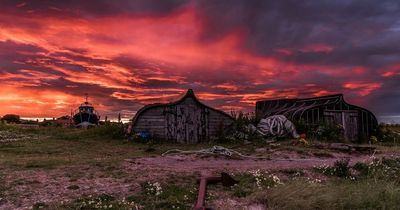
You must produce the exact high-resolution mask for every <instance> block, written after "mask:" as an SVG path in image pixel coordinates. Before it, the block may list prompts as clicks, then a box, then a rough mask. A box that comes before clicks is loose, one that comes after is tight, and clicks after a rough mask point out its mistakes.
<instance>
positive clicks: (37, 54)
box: [0, 0, 400, 115]
mask: <svg viewBox="0 0 400 210" xmlns="http://www.w3.org/2000/svg"><path fill="white" fill-rule="evenodd" d="M1 3H2V6H1V8H0V12H1V14H0V18H2V20H1V21H0V27H2V28H5V29H10V30H9V31H7V32H10V31H11V32H12V33H16V35H20V36H18V38H15V39H13V36H11V37H10V36H9V34H7V33H4V34H5V35H4V34H2V31H1V30H0V40H3V41H1V42H0V61H1V62H0V78H2V79H1V81H2V82H14V83H20V84H22V85H21V87H25V86H26V87H29V88H30V89H31V90H35V91H45V90H46V91H47V90H52V91H57V92H64V93H67V94H69V95H73V96H82V95H83V93H86V92H87V93H89V94H90V95H91V96H92V97H93V98H94V99H95V100H96V101H98V103H99V104H101V105H103V106H105V107H107V110H108V111H107V112H108V113H106V114H108V115H109V114H111V113H114V112H118V111H121V110H125V111H135V110H137V109H138V108H139V107H140V106H141V105H142V104H145V103H152V102H164V101H165V100H172V99H174V98H176V97H177V96H178V93H180V92H182V90H183V89H186V88H193V89H195V90H196V91H197V92H198V93H199V95H200V96H201V97H203V98H204V100H206V101H207V103H208V104H210V105H212V106H217V107H224V106H225V107H244V108H245V109H247V110H252V109H253V108H254V107H253V105H252V104H251V103H252V102H254V101H255V100H259V99H264V98H269V97H285V96H292V95H295V96H298V97H303V96H304V97H308V96H312V95H315V94H317V93H321V94H324V93H325V94H329V93H338V92H342V93H345V94H346V99H348V100H349V101H350V102H354V103H357V104H359V105H362V106H365V107H367V108H369V109H371V110H372V111H374V112H376V113H377V114H378V115H399V111H398V108H397V107H399V106H400V104H399V103H400V100H399V97H400V95H399V91H398V90H399V89H400V82H399V81H400V80H399V79H400V78H399V72H400V70H397V69H395V67H393V66H395V65H396V64H399V60H400V45H399V43H400V2H399V1H394V0H385V1H378V0H346V1H345V0H342V1H332V0H318V1H317V0H313V1H311V0H308V1H301V2H300V1H297V0H284V1H272V0H271V1H265V0H252V1H250V0H229V1H208V0H200V1H184V0H179V1H178V0H177V1H173V0H162V1H158V0H146V1H145V0H143V1H139V0H123V1H106V0H100V1H95V0H87V1H50V0H44V1H43V0H41V1H39V0H37V1H27V2H16V1H8V0H5V1H2V2H1ZM179 11H185V12H183V13H182V14H181V13H179ZM187 13H190V14H189V15H188V14H187ZM177 14H178V15H177ZM191 15H193V16H194V17H195V18H194V22H193V20H191V19H190V18H191V17H192V16H191ZM154 17H155V19H152V18H154ZM164 17H165V18H164ZM168 17H172V18H171V19H169V18H168ZM52 18H55V19H57V21H56V24H54V25H52V23H53V22H52ZM102 18H104V19H102ZM135 18H139V19H140V23H141V24H132V22H130V21H131V20H134V19H135ZM146 18H147V19H146ZM174 18H175V19H174ZM180 18H186V19H187V20H186V19H185V20H182V19H180ZM70 19H71V20H73V21H70V22H69V21H66V20H70ZM120 19H123V20H124V22H121V23H120V22H119V20H120ZM77 20H78V21H77ZM93 20H96V21H93ZM99 20H103V21H104V24H105V25H104V26H103V25H101V24H100V25H99V22H97V21H99ZM106 20H107V21H106ZM175 20H176V21H177V22H176V23H175V22H174V21H175ZM41 21H43V22H41ZM91 23H92V24H93V25H95V26H93V28H91V27H90V24H91ZM100 23H103V22H100ZM125 23H126V24H127V25H129V24H128V23H131V25H129V26H131V27H132V28H128V27H127V28H126V30H125V29H124V28H123V27H121V28H118V27H112V28H113V29H115V30H122V31H118V32H115V33H114V31H108V30H104V28H106V29H107V27H108V26H115V25H118V24H125ZM143 23H145V24H143ZM163 23H167V25H166V26H165V27H159V25H158V24H163ZM79 24H80V25H79ZM107 24H109V25H107ZM185 24H187V25H185ZM59 25H62V28H61V29H58V28H57V27H58V26H59ZM193 25H194V26H195V29H193V28H191V27H192V26H193ZM75 26H76V27H75ZM147 26H149V29H148V30H149V31H146V30H143V35H142V36H151V38H149V39H143V40H142V39H140V38H141V37H140V36H137V34H136V36H132V38H131V37H130V36H129V35H130V33H134V32H135V30H136V28H134V27H144V28H146V27H147ZM155 26H157V27H155ZM182 26H183V27H182ZM153 27H154V28H153ZM185 27H186V28H189V29H187V30H186V28H185ZM182 28H183V29H182ZM16 29H21V31H22V32H21V31H19V30H16ZM140 29H141V28H140ZM52 30H55V31H56V32H57V33H55V34H56V35H54V34H53V33H52ZM57 30H58V31H57ZM151 30H154V31H151ZM164 31H172V33H164ZM193 31H194V32H193ZM42 32H49V33H46V36H45V37H46V38H50V39H52V40H49V41H48V42H45V41H43V40H42V39H44V37H41V36H40V34H41V33H42ZM24 33H26V34H28V35H27V36H24V35H25V34H24ZM21 34H22V35H21ZM120 34H124V36H119V35H120ZM126 34H127V35H126ZM154 34H156V38H154V37H152V36H153V35H154ZM171 34H174V36H177V37H178V38H179V37H180V36H182V42H185V41H188V40H189V41H188V43H180V41H179V39H178V41H177V40H176V37H164V36H168V35H171ZM187 34H189V35H190V36H187ZM192 34H194V35H192ZM231 34H235V35H237V37H238V41H237V42H234V41H232V42H233V43H234V44H232V46H233V47H232V46H225V45H229V44H231V43H230V42H227V43H228V44H225V45H224V46H219V47H215V48H212V47H210V48H207V47H208V46H214V44H218V43H219V42H221V40H224V39H225V38H226V37H227V36H229V35H231ZM35 35H38V36H37V37H34V38H32V37H33V36H35ZM157 36H159V39H157ZM4 37H6V38H4ZM71 37H76V41H77V42H79V43H82V44H81V45H79V44H76V45H75V43H74V40H73V39H72V38H71ZM188 37H189V38H188ZM63 38H65V40H68V44H65V46H64V43H63V42H64V39H63ZM135 38H136V39H140V41H143V42H139V41H138V42H132V40H133V39H135ZM9 39H10V40H14V41H4V40H9ZM38 40H40V41H38ZM71 40H72V41H71ZM66 42H67V41H66ZM153 42H159V43H157V44H158V46H159V49H155V50H154V49H153V51H154V54H157V53H158V52H157V50H160V51H163V52H162V53H160V55H164V56H165V57H166V58H165V59H164V58H163V57H162V56H160V57H161V58H160V57H157V59H151V58H150V57H151V56H149V55H148V54H151V53H153V52H150V53H149V51H148V50H144V51H143V52H146V53H147V54H140V53H138V52H141V51H140V48H141V47H142V48H145V47H148V46H152V44H153ZM193 42H196V43H193ZM43 43H46V44H47V45H49V46H50V47H49V46H41V45H43ZM71 43H72V44H71ZM132 43H134V44H137V46H136V45H133V44H132ZM168 43H176V45H180V44H181V45H182V46H177V47H176V49H182V51H184V50H187V51H188V53H189V54H190V53H192V54H190V55H193V62H191V61H190V59H191V58H190V59H187V57H184V56H182V55H183V54H185V52H183V53H182V54H179V53H177V52H175V51H177V50H176V49H175V48H174V47H175V46H174V45H172V46H171V45H168ZM222 43H225V42H222ZM97 44H98V45H97ZM186 45H187V48H185V47H186ZM197 45H199V46H204V49H207V50H208V49H212V50H210V51H202V50H200V51H196V50H198V49H197V47H198V46H197ZM110 46H111V47H110ZM114 46H115V48H116V49H114ZM165 46H167V47H170V48H167V49H166V47H165ZM118 47H121V49H125V51H123V52H121V53H120V52H119V51H118V50H119V49H118ZM129 47H131V48H132V49H134V50H132V52H133V53H130V54H129V52H130V51H129ZM224 47H226V49H227V50H226V49H225V48H224ZM138 49H139V50H138ZM96 50H98V51H96ZM174 50H175V51H174ZM213 50H215V52H214V51H213ZM218 50H221V52H222V53H221V52H219V51H218ZM235 50H236V51H237V52H236V51H235ZM108 51H113V53H110V54H108ZM231 51H235V53H236V54H234V55H233V56H230V54H229V53H230V52H231ZM97 52H102V53H104V54H106V55H102V54H100V55H99V54H96V53H97ZM127 52H128V53H127ZM165 52H167V53H166V54H163V53H165ZM174 53H175V54H177V55H176V57H178V59H177V58H176V57H174V56H173V55H175V54H174ZM204 53H205V54H209V55H206V56H203V55H202V54H204ZM214 53H219V54H218V55H216V57H218V58H220V59H219V60H218V59H215V58H214ZM170 54H171V57H169V56H170ZM199 54H201V55H200V56H199ZM157 55H158V54H157ZM196 56H197V57H196ZM241 56H244V57H243V59H242V58H241ZM181 57H183V58H182V59H180V58H181ZM230 57H234V58H235V59H230ZM197 58H198V59H199V60H201V61H204V60H205V61H204V62H203V63H201V62H195V61H196V59H197ZM185 59H186V60H185ZM208 59H209V60H212V59H214V61H215V60H218V62H211V61H210V62H209V63H208ZM252 59H254V60H252ZM267 59H271V60H273V61H274V62H265V60H267ZM181 60H182V63H183V64H182V63H180V61H181ZM188 60H189V61H188ZM260 60H262V62H260ZM389 70H390V71H394V72H393V73H391V74H390V76H382V74H383V73H384V72H385V71H389ZM346 85H347V86H346ZM368 86H371V87H368ZM369 88H370V89H371V91H367V92H365V91H364V92H362V89H369ZM161 97H163V98H161Z"/></svg>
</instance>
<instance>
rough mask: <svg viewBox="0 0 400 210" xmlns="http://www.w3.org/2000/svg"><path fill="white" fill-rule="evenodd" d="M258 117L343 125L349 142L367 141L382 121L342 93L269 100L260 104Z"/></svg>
mask: <svg viewBox="0 0 400 210" xmlns="http://www.w3.org/2000/svg"><path fill="white" fill-rule="evenodd" d="M256 113H257V115H258V117H268V116H272V115H285V116H286V117H287V118H288V119H289V120H292V121H299V120H303V121H304V122H305V123H310V124H313V123H320V122H325V123H334V124H340V125H341V126H342V127H343V130H344V137H345V139H346V140H348V141H353V142H355V141H359V140H363V139H367V138H368V137H369V136H370V135H371V133H372V132H373V131H374V129H375V128H376V127H377V125H378V122H377V120H376V117H375V116H374V114H373V113H372V112H370V111H368V110H367V109H364V108H361V107H358V106H355V105H351V104H348V103H347V102H346V101H345V100H344V98H343V95H342V94H337V95H328V96H323V97H314V98H302V99H297V98H296V99H281V100H266V101H258V102H257V103H256Z"/></svg>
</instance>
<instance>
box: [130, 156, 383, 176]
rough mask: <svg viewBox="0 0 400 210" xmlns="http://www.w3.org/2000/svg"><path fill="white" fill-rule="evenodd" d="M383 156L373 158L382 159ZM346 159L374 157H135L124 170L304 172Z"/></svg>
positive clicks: (366, 160)
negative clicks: (287, 170) (303, 170)
mask: <svg viewBox="0 0 400 210" xmlns="http://www.w3.org/2000/svg"><path fill="white" fill-rule="evenodd" d="M382 156H387V155H377V156H375V157H382ZM347 158H348V159H349V160H350V164H354V163H356V162H369V161H371V160H372V159H373V158H374V157H373V156H370V155H347V154H343V153H342V154H340V153H337V154H335V155H334V156H333V157H326V158H320V157H305V158H299V157H296V156H292V157H289V158H287V159H284V158H272V159H240V160H237V159H228V158H225V157H204V156H199V155H169V156H164V157H162V156H160V157H153V158H137V159H128V160H126V164H125V165H126V167H128V168H130V169H133V170H157V169H162V170H165V171H171V172H201V171H203V172H204V171H221V170H225V171H248V170H254V169H261V170H280V169H289V168H291V169H293V168H297V169H308V168H312V167H314V166H320V165H332V164H333V163H334V162H335V161H337V160H340V159H347Z"/></svg>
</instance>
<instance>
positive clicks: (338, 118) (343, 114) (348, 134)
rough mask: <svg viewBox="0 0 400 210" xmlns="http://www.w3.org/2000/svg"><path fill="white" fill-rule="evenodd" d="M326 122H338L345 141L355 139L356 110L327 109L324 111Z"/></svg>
mask: <svg viewBox="0 0 400 210" xmlns="http://www.w3.org/2000/svg"><path fill="white" fill-rule="evenodd" d="M324 116H325V119H326V122H327V123H330V124H340V125H341V126H342V127H343V131H344V138H345V139H346V141H357V139H358V138H357V137H358V122H357V117H358V114H357V111H349V110H327V111H324Z"/></svg>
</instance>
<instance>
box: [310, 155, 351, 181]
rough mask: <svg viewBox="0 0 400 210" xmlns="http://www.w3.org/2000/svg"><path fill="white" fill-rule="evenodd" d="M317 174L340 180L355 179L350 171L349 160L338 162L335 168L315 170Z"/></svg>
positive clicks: (318, 168)
mask: <svg viewBox="0 0 400 210" xmlns="http://www.w3.org/2000/svg"><path fill="white" fill-rule="evenodd" d="M314 169H315V170H316V171H317V172H320V173H322V174H325V175H330V176H337V177H340V178H354V177H353V176H352V174H351V171H350V166H349V159H343V160H337V161H335V163H334V165H333V166H319V167H315V168H314Z"/></svg>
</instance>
